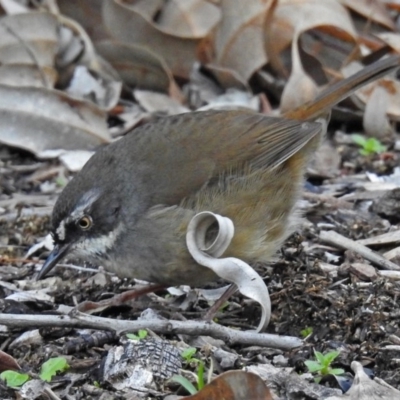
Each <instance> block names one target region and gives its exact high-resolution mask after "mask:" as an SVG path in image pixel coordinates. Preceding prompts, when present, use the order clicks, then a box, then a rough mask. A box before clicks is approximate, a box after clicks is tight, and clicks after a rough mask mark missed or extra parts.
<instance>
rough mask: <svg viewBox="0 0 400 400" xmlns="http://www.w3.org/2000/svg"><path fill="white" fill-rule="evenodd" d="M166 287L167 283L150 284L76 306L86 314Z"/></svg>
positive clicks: (76, 308)
mask: <svg viewBox="0 0 400 400" xmlns="http://www.w3.org/2000/svg"><path fill="white" fill-rule="evenodd" d="M166 287H167V286H165V285H148V286H145V287H143V288H141V289H132V290H127V291H126V292H123V293H120V294H117V295H115V296H113V297H111V298H110V299H106V300H101V301H98V302H94V301H84V302H82V303H80V304H78V305H77V306H76V307H75V310H76V311H80V312H83V313H86V314H93V313H98V312H101V311H103V310H105V309H106V308H109V307H113V306H120V305H122V304H125V303H127V302H129V301H131V300H134V299H136V298H138V297H140V296H143V295H144V294H147V293H153V292H156V291H159V290H162V289H165V288H166Z"/></svg>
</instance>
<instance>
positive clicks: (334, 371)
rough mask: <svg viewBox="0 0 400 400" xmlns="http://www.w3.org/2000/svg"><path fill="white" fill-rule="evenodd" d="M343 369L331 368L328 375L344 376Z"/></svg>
mask: <svg viewBox="0 0 400 400" xmlns="http://www.w3.org/2000/svg"><path fill="white" fill-rule="evenodd" d="M344 372H345V371H344V369H343V368H332V369H331V370H330V371H329V373H330V374H331V375H343V374H344Z"/></svg>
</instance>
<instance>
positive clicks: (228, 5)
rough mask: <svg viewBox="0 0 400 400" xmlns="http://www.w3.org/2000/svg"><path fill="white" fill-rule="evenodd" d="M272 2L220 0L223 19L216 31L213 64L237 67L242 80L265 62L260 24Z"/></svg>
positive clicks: (235, 69)
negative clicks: (214, 62) (214, 61)
mask: <svg viewBox="0 0 400 400" xmlns="http://www.w3.org/2000/svg"><path fill="white" fill-rule="evenodd" d="M271 4H272V1H271V0H270V1H265V0H249V1H246V2H243V1H241V0H234V1H233V0H222V1H221V10H222V19H221V23H220V24H219V25H218V27H217V30H216V34H215V52H216V64H218V65H219V66H221V67H224V68H228V69H231V70H234V71H236V72H237V73H238V74H239V75H240V76H241V77H242V79H243V80H244V81H247V80H248V79H249V78H250V77H251V75H252V74H253V73H254V72H255V71H257V70H258V69H260V68H261V67H262V66H263V65H264V64H265V63H266V62H267V57H266V55H265V51H264V43H263V29H264V28H263V25H264V19H265V16H266V13H267V11H268V9H269V7H270V6H271Z"/></svg>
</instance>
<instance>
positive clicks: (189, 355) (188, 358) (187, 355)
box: [171, 347, 205, 395]
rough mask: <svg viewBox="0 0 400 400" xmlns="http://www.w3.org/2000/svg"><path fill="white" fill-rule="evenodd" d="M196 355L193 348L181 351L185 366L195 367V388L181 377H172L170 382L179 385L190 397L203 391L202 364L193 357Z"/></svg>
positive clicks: (203, 369) (203, 368)
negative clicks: (191, 365)
mask: <svg viewBox="0 0 400 400" xmlns="http://www.w3.org/2000/svg"><path fill="white" fill-rule="evenodd" d="M195 354H196V349H195V348H194V347H189V348H187V349H185V350H183V351H182V353H181V357H182V358H183V359H184V361H185V363H186V365H189V364H195V365H196V366H197V373H196V381H197V385H196V386H197V387H196V386H194V385H193V384H192V382H190V381H189V379H187V378H186V377H184V376H182V375H174V376H173V377H172V378H171V381H173V382H177V383H179V384H180V385H181V386H183V387H184V388H185V389H186V390H187V391H188V392H189V393H190V394H191V395H193V394H196V393H197V392H198V391H199V390H201V389H203V387H204V386H205V383H204V371H205V367H204V362H203V361H202V360H199V359H198V358H194V357H193V356H194V355H195Z"/></svg>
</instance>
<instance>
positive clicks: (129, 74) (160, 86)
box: [96, 40, 182, 98]
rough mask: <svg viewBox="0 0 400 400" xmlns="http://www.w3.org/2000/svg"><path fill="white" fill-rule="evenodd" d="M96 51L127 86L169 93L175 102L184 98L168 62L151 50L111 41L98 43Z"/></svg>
mask: <svg viewBox="0 0 400 400" xmlns="http://www.w3.org/2000/svg"><path fill="white" fill-rule="evenodd" d="M96 50H97V51H98V53H99V54H100V55H101V56H102V57H103V58H105V59H106V60H107V61H108V62H109V63H110V64H111V65H112V66H113V68H114V69H115V70H116V71H117V72H118V74H119V75H120V77H121V78H122V80H123V81H124V83H126V84H127V85H129V86H132V87H135V88H138V89H145V90H154V91H160V92H165V93H168V94H169V95H170V96H171V97H174V98H177V97H178V98H181V97H182V94H181V92H180V89H179V86H178V85H177V84H176V82H175V80H174V78H173V76H172V72H171V71H170V69H169V68H168V66H167V64H166V63H165V61H164V60H163V59H162V58H160V57H158V56H157V54H155V53H153V52H152V51H151V50H150V49H149V48H147V47H144V46H139V45H133V44H130V45H129V44H123V43H120V42H116V41H111V40H108V41H101V42H98V43H96Z"/></svg>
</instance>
